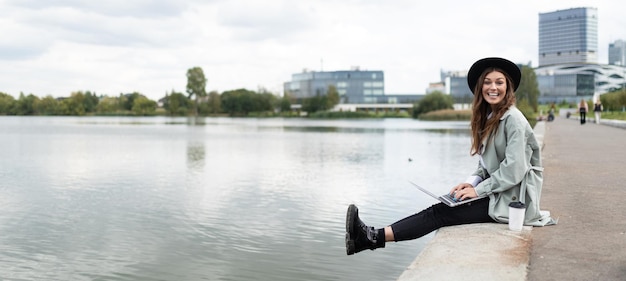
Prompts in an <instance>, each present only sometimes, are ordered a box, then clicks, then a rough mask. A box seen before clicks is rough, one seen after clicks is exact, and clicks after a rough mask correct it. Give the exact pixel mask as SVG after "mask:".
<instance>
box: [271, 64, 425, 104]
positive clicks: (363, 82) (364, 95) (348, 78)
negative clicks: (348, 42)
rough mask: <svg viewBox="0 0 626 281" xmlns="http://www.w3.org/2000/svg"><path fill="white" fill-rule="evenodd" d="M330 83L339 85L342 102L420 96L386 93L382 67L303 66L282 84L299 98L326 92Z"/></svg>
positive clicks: (396, 100)
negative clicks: (324, 68) (331, 68)
mask: <svg viewBox="0 0 626 281" xmlns="http://www.w3.org/2000/svg"><path fill="white" fill-rule="evenodd" d="M329 86H334V87H335V88H336V89H337V92H338V93H339V98H340V100H339V103H340V104H381V103H385V104H388V103H392V104H394V103H407V102H409V103H410V102H411V101H414V100H416V99H418V98H421V96H418V95H386V94H385V75H384V73H383V71H380V70H375V71H370V70H360V69H358V68H355V69H352V70H341V71H308V70H304V71H303V72H302V73H297V74H292V76H291V81H288V82H285V83H284V84H283V88H284V93H285V94H287V95H289V96H290V97H292V98H295V99H296V100H301V99H304V98H310V97H315V96H317V95H326V94H327V92H328V88H329Z"/></svg>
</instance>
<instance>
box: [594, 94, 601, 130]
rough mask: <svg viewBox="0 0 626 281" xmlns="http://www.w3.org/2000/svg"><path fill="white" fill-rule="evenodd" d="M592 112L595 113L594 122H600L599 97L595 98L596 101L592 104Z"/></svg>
mask: <svg viewBox="0 0 626 281" xmlns="http://www.w3.org/2000/svg"><path fill="white" fill-rule="evenodd" d="M593 113H594V114H595V115H596V124H600V114H601V113H602V102H601V101H600V97H598V99H596V103H595V104H594V105H593Z"/></svg>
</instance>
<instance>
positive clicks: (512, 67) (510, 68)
mask: <svg viewBox="0 0 626 281" xmlns="http://www.w3.org/2000/svg"><path fill="white" fill-rule="evenodd" d="M489 67H495V68H499V69H502V71H504V72H506V74H508V75H509V76H510V77H511V79H513V85H514V87H513V91H517V87H519V83H520V80H521V79H522V72H521V71H520V69H519V67H518V66H517V64H514V63H513V62H511V61H510V60H507V59H503V58H496V57H492V58H484V59H480V60H478V61H476V62H475V63H474V64H472V67H470V70H469V72H468V73H467V85H468V86H469V88H470V91H472V93H474V88H475V87H476V83H478V78H480V75H481V74H483V72H484V71H485V69H487V68H489Z"/></svg>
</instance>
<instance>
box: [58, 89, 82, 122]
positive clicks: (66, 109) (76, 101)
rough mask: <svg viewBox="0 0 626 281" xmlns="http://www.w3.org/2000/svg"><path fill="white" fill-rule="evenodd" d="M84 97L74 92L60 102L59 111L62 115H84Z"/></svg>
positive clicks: (80, 93)
mask: <svg viewBox="0 0 626 281" xmlns="http://www.w3.org/2000/svg"><path fill="white" fill-rule="evenodd" d="M84 100H85V95H84V94H83V93H82V92H74V93H72V95H71V96H70V97H69V98H66V99H64V100H62V101H61V104H60V107H59V111H60V113H61V114H62V115H78V116H82V115H85V102H84Z"/></svg>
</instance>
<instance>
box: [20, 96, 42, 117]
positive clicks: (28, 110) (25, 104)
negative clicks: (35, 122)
mask: <svg viewBox="0 0 626 281" xmlns="http://www.w3.org/2000/svg"><path fill="white" fill-rule="evenodd" d="M38 100H39V98H38V97H36V96H34V95H33V94H29V95H28V96H25V95H24V93H20V97H19V98H18V99H17V102H16V103H15V107H14V110H15V114H17V115H34V114H35V102H36V101H38Z"/></svg>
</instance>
